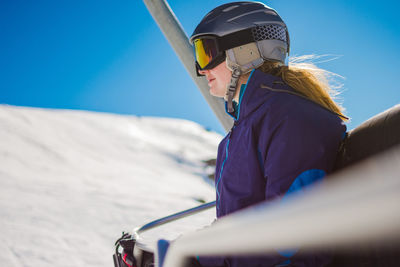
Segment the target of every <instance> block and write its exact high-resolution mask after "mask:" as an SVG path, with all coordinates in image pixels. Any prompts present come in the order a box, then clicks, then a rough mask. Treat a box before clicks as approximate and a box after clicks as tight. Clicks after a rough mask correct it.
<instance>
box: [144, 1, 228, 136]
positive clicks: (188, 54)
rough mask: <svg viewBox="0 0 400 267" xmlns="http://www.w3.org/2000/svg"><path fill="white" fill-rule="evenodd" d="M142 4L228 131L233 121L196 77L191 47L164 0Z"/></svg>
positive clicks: (222, 104)
mask: <svg viewBox="0 0 400 267" xmlns="http://www.w3.org/2000/svg"><path fill="white" fill-rule="evenodd" d="M143 2H144V4H145V5H146V7H147V9H148V10H149V12H150V14H151V15H152V16H153V18H154V20H155V21H156V23H157V25H158V27H159V28H160V29H161V31H162V32H163V34H164V36H165V37H166V38H167V40H168V42H169V43H170V45H171V46H172V48H173V49H174V51H175V53H176V54H177V56H178V58H179V59H180V60H181V62H182V63H183V65H184V66H185V68H186V70H187V71H188V72H189V74H190V76H191V77H192V79H193V81H194V83H195V84H196V85H197V87H198V88H199V90H200V92H201V93H202V95H203V97H204V98H205V99H206V101H207V103H208V105H209V106H210V107H211V109H212V110H213V112H214V114H215V115H216V116H217V118H218V120H219V121H220V122H221V124H222V126H223V128H224V129H225V131H229V130H230V128H231V127H232V124H233V121H232V119H231V118H230V117H229V116H228V115H227V114H226V113H225V107H224V103H223V101H222V99H218V98H216V97H213V96H211V95H210V93H209V92H208V90H209V89H208V84H207V81H206V79H205V78H204V77H197V74H196V71H195V67H194V55H193V47H192V46H191V44H190V42H189V39H188V37H187V36H186V34H185V32H184V30H183V28H182V26H181V24H180V23H179V21H178V19H177V18H176V16H175V14H174V13H173V12H172V10H171V8H170V7H169V5H168V3H167V2H166V1H165V0H143Z"/></svg>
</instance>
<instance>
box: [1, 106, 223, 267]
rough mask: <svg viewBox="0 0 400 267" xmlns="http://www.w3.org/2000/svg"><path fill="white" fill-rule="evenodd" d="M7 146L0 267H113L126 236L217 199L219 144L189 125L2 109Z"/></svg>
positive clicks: (165, 230) (175, 231) (165, 233)
mask: <svg viewBox="0 0 400 267" xmlns="http://www.w3.org/2000/svg"><path fill="white" fill-rule="evenodd" d="M0 140H1V142H0V218H1V220H0V263H1V266H18V267H19V266H43V267H46V266H97V267H98V266H113V262H112V253H113V250H114V247H113V243H114V241H115V240H116V239H117V238H118V237H119V236H120V235H121V232H122V231H130V232H131V231H132V230H133V228H134V227H137V226H141V225H143V224H145V223H147V222H149V221H151V220H154V219H158V218H160V217H162V216H166V215H169V214H171V213H175V212H178V211H181V210H183V209H187V208H191V207H194V206H197V205H199V202H198V201H197V200H198V199H202V200H204V201H207V202H208V201H212V200H214V199H215V192H214V188H213V186H212V182H211V181H209V179H208V178H207V173H206V172H207V167H206V166H205V164H204V163H203V161H204V160H208V159H211V158H215V156H216V151H217V145H218V143H219V141H220V140H221V136H220V135H218V134H216V133H214V132H208V131H206V130H205V129H204V128H203V127H201V126H200V125H198V124H196V123H193V122H190V121H184V120H178V119H167V118H152V117H136V116H123V115H115V114H107V113H95V112H86V111H71V110H49V109H38V108H27V107H14V106H7V105H0ZM214 213H215V211H213V210H210V211H207V212H205V213H202V214H199V215H198V216H196V218H193V219H189V221H188V219H185V220H183V221H182V222H183V223H182V222H180V224H181V225H175V226H172V225H171V226H163V227H161V228H160V229H158V230H156V231H153V235H151V234H150V233H149V237H147V240H148V242H149V244H150V245H152V244H153V242H154V241H155V240H156V239H157V238H168V239H174V238H176V237H177V236H178V235H180V234H181V232H182V231H183V232H184V231H190V230H195V229H197V228H200V227H203V226H205V225H207V224H209V223H210V222H211V221H212V220H213V217H214ZM190 220H191V221H190ZM171 229H172V230H171ZM182 229H183V230H182ZM179 231H181V232H179ZM144 239H146V238H144Z"/></svg>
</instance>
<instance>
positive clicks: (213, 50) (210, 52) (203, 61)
mask: <svg viewBox="0 0 400 267" xmlns="http://www.w3.org/2000/svg"><path fill="white" fill-rule="evenodd" d="M194 50H195V56H196V61H197V63H198V64H199V67H200V68H201V69H204V68H205V67H207V65H209V64H210V63H211V62H212V61H213V60H214V59H215V58H216V57H217V56H218V47H217V42H216V40H215V39H208V38H202V39H196V40H194Z"/></svg>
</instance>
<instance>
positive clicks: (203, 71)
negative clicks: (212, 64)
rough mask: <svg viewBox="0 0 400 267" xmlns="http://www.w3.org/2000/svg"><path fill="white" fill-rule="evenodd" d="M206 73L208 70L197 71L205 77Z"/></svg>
mask: <svg viewBox="0 0 400 267" xmlns="http://www.w3.org/2000/svg"><path fill="white" fill-rule="evenodd" d="M208 72H209V70H199V73H200V74H201V75H207V73H208Z"/></svg>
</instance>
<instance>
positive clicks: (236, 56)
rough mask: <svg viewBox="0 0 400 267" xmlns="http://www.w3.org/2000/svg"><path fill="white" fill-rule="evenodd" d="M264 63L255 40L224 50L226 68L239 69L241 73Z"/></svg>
mask: <svg viewBox="0 0 400 267" xmlns="http://www.w3.org/2000/svg"><path fill="white" fill-rule="evenodd" d="M263 63H264V60H263V59H262V57H261V55H260V52H259V49H258V47H257V44H256V43H255V42H252V43H248V44H245V45H241V46H237V47H234V48H231V49H228V50H226V65H227V67H228V69H230V70H231V71H233V70H234V69H238V68H239V69H240V71H241V73H242V74H245V73H247V72H250V71H251V70H252V69H256V68H258V67H260V66H261V65H262V64H263Z"/></svg>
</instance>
